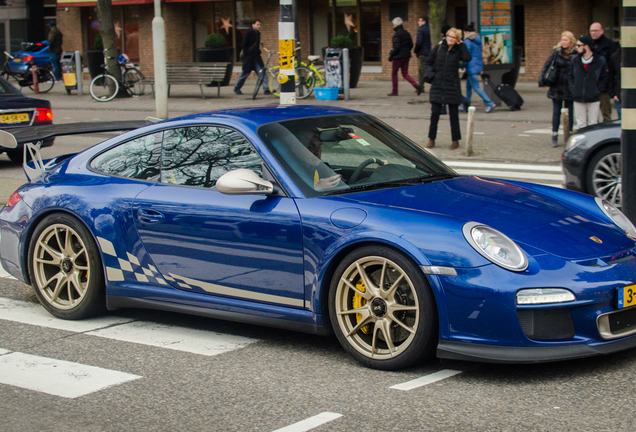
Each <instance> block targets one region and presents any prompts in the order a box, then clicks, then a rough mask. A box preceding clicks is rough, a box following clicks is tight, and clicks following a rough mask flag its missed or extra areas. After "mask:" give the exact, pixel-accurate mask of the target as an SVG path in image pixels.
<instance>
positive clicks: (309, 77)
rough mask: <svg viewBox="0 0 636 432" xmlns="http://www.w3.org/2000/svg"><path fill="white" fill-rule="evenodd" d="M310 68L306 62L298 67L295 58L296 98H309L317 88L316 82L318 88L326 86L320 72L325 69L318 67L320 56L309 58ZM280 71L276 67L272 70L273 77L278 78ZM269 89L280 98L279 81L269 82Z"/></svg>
mask: <svg viewBox="0 0 636 432" xmlns="http://www.w3.org/2000/svg"><path fill="white" fill-rule="evenodd" d="M299 49H300V47H298V48H296V50H295V51H298V50H299ZM307 58H308V60H309V66H308V65H307V63H305V62H300V66H298V59H297V58H294V67H295V69H296V75H295V84H296V98H297V99H305V98H307V97H309V96H310V95H311V94H312V93H313V92H314V87H316V82H318V86H319V87H321V86H324V85H325V84H326V82H325V79H324V78H323V76H322V74H321V73H320V71H321V70H322V71H324V67H322V68H320V69H318V68H317V67H316V64H315V63H316V61H317V60H319V59H320V56H308V57H307ZM279 70H280V67H279V66H274V67H273V68H271V71H270V73H271V76H274V77H276V76H278V71H279ZM269 89H270V91H271V92H272V93H273V94H275V95H276V96H280V84H279V83H278V80H277V79H273V80H272V79H271V78H270V81H269Z"/></svg>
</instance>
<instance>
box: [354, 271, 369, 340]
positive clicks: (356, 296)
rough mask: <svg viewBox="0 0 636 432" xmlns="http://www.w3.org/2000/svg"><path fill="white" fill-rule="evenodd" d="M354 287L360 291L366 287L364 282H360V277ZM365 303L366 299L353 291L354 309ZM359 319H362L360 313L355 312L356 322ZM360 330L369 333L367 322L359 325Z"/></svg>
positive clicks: (363, 290)
mask: <svg viewBox="0 0 636 432" xmlns="http://www.w3.org/2000/svg"><path fill="white" fill-rule="evenodd" d="M356 288H357V289H358V291H360V292H365V291H366V288H365V286H364V282H362V279H360V280H359V281H358V283H357V284H356ZM365 304H367V301H366V300H365V299H363V298H362V296H361V295H360V294H358V293H354V294H353V308H354V309H357V308H359V307H362V306H364V305H365ZM361 319H362V314H356V322H357V323H359V322H360V320H361ZM360 330H361V331H362V333H364V334H367V333H369V325H368V324H367V325H365V326H362V327H360Z"/></svg>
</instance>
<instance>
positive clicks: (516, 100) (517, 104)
mask: <svg viewBox="0 0 636 432" xmlns="http://www.w3.org/2000/svg"><path fill="white" fill-rule="evenodd" d="M482 78H483V80H484V82H485V83H486V84H488V85H489V86H490V87H491V88H492V89H493V91H494V92H495V94H496V95H497V97H498V98H499V99H501V100H502V101H503V103H505V104H506V105H508V106H509V107H510V110H511V111H518V110H520V109H521V105H523V98H522V97H521V95H520V94H519V93H517V90H515V89H514V88H513V87H512V86H510V85H508V84H499V85H498V86H495V85H494V84H493V83H492V81H490V79H489V78H490V77H489V76H488V75H486V74H483V75H482Z"/></svg>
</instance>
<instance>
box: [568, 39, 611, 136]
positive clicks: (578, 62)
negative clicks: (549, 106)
mask: <svg viewBox="0 0 636 432" xmlns="http://www.w3.org/2000/svg"><path fill="white" fill-rule="evenodd" d="M593 43H594V41H593V39H592V38H591V37H590V36H587V35H585V36H581V37H580V38H579V40H578V41H577V43H576V50H577V51H578V53H579V55H577V56H574V58H572V61H571V69H570V74H571V77H570V91H571V92H572V100H573V101H574V117H576V126H575V128H576V130H579V129H581V128H584V127H585V126H590V125H593V124H596V123H598V113H599V108H600V96H601V91H602V90H603V89H606V88H607V81H608V73H607V63H605V59H604V58H603V56H600V55H598V54H595V53H593V52H592V44H593Z"/></svg>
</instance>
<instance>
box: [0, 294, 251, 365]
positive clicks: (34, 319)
mask: <svg viewBox="0 0 636 432" xmlns="http://www.w3.org/2000/svg"><path fill="white" fill-rule="evenodd" d="M0 320H7V321H14V322H19V323H22V324H29V325H37V326H40V327H47V328H52V329H56V330H66V331H70V332H74V333H83V334H86V335H89V336H97V337H101V338H105V339H111V340H118V341H124V342H131V343H137V344H141V345H149V346H154V347H159V348H168V349H172V350H176V351H183V352H189V353H193V354H201V355H205V356H214V355H217V354H222V353H225V352H228V351H233V350H236V349H239V348H243V347H245V346H247V345H248V344H250V343H252V342H256V341H257V339H251V338H247V337H243V336H233V335H226V334H221V333H216V332H212V331H205V330H196V329H189V328H184V327H178V326H171V325H166V324H156V323H150V322H146V321H135V320H133V319H130V318H121V317H115V316H112V317H98V318H90V319H85V320H76V321H66V320H62V319H58V318H55V317H54V316H52V315H51V314H49V313H48V312H47V311H46V310H45V309H44V308H43V307H42V306H41V305H39V304H37V303H29V302H24V301H20V300H11V299H7V298H2V297H0Z"/></svg>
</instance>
